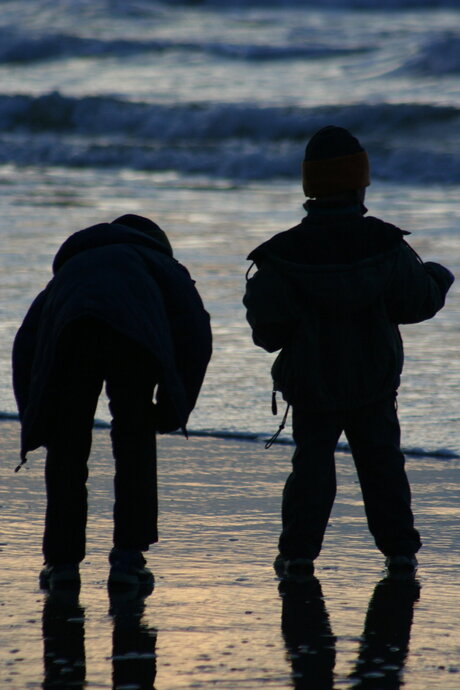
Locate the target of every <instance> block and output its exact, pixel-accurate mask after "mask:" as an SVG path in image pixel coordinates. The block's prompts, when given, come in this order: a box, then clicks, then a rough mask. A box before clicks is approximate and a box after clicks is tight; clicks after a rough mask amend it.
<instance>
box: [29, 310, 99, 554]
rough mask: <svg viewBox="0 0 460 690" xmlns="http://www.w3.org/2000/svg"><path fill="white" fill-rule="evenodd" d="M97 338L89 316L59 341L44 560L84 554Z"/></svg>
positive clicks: (47, 469)
mask: <svg viewBox="0 0 460 690" xmlns="http://www.w3.org/2000/svg"><path fill="white" fill-rule="evenodd" d="M97 349H98V336H97V333H96V332H94V331H93V329H92V327H91V324H90V323H88V322H87V321H86V320H85V321H83V320H80V321H76V322H74V323H72V324H71V325H69V326H68V327H67V329H65V330H64V332H63V334H62V335H61V338H60V340H59V342H58V345H57V351H56V360H55V366H54V369H53V373H52V381H51V386H52V391H51V404H52V406H53V410H54V421H53V428H52V430H51V431H50V435H49V438H48V444H47V456H46V466H45V480H46V492H47V507H46V517H45V531H44V536H43V554H44V558H45V562H47V563H51V564H58V563H78V562H80V561H82V560H83V558H84V557H85V531H86V518H87V490H86V480H87V477H88V469H87V461H88V457H89V454H90V450H91V438H92V426H93V419H94V413H95V410H96V405H97V400H98V397H99V394H100V392H101V389H102V382H103V379H102V373H101V371H100V369H99V367H98V363H97V354H96V353H97Z"/></svg>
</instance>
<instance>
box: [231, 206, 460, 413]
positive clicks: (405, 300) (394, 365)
mask: <svg viewBox="0 0 460 690" xmlns="http://www.w3.org/2000/svg"><path fill="white" fill-rule="evenodd" d="M307 209H308V211H309V213H308V215H307V216H306V217H305V218H304V219H303V220H302V222H301V223H300V224H299V225H297V226H296V227H294V228H291V229H290V230H287V231H285V232H282V233H279V234H278V235H275V236H274V237H272V238H271V239H270V240H268V241H267V242H264V243H263V244H261V245H260V246H259V247H257V248H256V249H254V250H253V251H252V252H251V253H250V254H249V256H248V259H249V260H251V261H253V262H255V264H256V266H257V269H258V270H257V272H256V273H255V274H254V275H253V277H251V278H250V279H249V280H248V282H247V287H246V294H245V296H244V300H243V302H244V304H245V306H246V308H247V319H248V321H249V324H250V326H251V327H252V331H253V340H254V342H255V344H256V345H259V346H260V347H262V348H264V349H265V350H267V351H268V352H274V351H276V350H280V349H281V352H280V354H279V355H278V357H277V359H276V360H275V363H274V365H273V367H272V376H273V381H274V389H275V390H278V391H281V393H282V394H283V397H284V399H285V400H286V401H287V402H289V403H290V404H299V403H301V404H302V405H303V406H304V407H307V408H308V407H310V408H313V409H319V410H346V409H353V408H356V407H359V406H361V405H366V404H370V403H372V402H374V401H377V400H379V399H381V398H383V397H386V396H388V395H390V394H394V393H395V392H396V390H397V388H398V386H399V383H400V375H401V371H402V368H403V344H402V340H401V336H400V332H399V329H398V324H403V323H415V322H419V321H424V320H425V319H429V318H431V317H432V316H434V315H435V314H436V312H437V311H438V310H439V309H441V307H442V306H443V305H444V301H445V296H446V293H447V291H448V289H449V287H450V285H451V283H452V282H453V280H454V278H453V276H452V274H451V273H450V272H449V271H448V270H447V269H446V268H444V267H443V266H440V265H439V264H435V263H431V262H428V263H423V262H422V261H421V259H420V258H419V257H418V256H417V254H416V253H415V252H414V251H413V250H412V249H411V248H410V246H409V245H408V244H407V243H406V241H405V240H404V235H407V234H408V233H406V232H405V231H403V230H400V229H399V228H397V227H395V226H393V225H390V224H388V223H385V222H383V221H381V220H379V219H377V218H372V217H368V218H365V217H363V212H365V208H364V207H362V206H361V205H358V206H343V207H340V206H339V207H337V208H330V207H329V208H326V207H323V206H322V205H321V203H320V202H314V201H311V202H308V204H307Z"/></svg>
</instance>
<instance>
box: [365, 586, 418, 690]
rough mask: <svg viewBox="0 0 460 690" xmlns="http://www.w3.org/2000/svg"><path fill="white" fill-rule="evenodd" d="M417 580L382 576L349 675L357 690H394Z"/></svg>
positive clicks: (399, 675)
mask: <svg viewBox="0 0 460 690" xmlns="http://www.w3.org/2000/svg"><path fill="white" fill-rule="evenodd" d="M419 596H420V584H419V582H418V581H417V580H414V579H407V580H398V579H393V578H385V579H384V580H381V582H379V583H378V584H377V586H376V588H375V590H374V593H373V595H372V597H371V600H370V602H369V608H368V611H367V616H366V622H365V625H364V633H363V636H362V641H361V646H360V651H359V658H358V660H357V662H356V666H355V669H354V671H353V673H352V674H351V677H352V678H353V679H356V684H355V685H353V687H355V688H359V689H360V690H398V689H399V688H400V687H401V685H402V684H403V681H402V671H403V668H404V663H405V660H406V657H407V652H408V649H409V639H410V631H411V626H412V619H413V614H414V604H415V602H416V601H417V600H418V599H419Z"/></svg>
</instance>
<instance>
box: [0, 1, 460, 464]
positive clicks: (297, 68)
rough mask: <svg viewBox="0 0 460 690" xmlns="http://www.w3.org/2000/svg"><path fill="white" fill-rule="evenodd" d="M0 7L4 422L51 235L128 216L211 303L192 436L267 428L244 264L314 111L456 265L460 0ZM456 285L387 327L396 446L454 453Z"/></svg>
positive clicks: (458, 380)
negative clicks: (399, 345) (163, 240)
mask: <svg viewBox="0 0 460 690" xmlns="http://www.w3.org/2000/svg"><path fill="white" fill-rule="evenodd" d="M0 6H1V12H0V196H1V204H2V205H1V208H2V218H1V223H0V233H1V240H2V252H1V256H0V285H1V292H0V329H1V338H0V416H1V417H4V418H5V417H14V415H15V414H16V408H15V402H14V396H13V393H12V389H11V371H10V352H11V346H12V341H13V338H14V335H15V332H16V330H17V328H18V326H19V324H20V322H21V320H22V318H23V316H24V314H25V312H26V310H27V308H28V307H29V305H30V302H31V301H32V299H33V297H34V296H35V294H36V293H37V292H38V291H39V290H41V289H42V288H43V287H44V285H45V284H46V282H47V281H48V280H49V278H50V276H51V273H50V265H51V261H52V257H53V256H54V254H55V252H56V251H57V249H58V247H59V246H60V244H61V243H62V242H63V240H64V239H65V238H66V237H67V236H68V234H70V233H71V232H74V231H75V230H78V229H80V228H83V227H86V226H88V225H91V224H93V223H97V222H101V221H106V220H112V219H113V218H115V217H117V216H118V215H120V214H121V213H127V212H132V213H139V214H141V215H146V216H150V217H151V218H153V219H154V220H155V221H157V222H158V223H159V224H160V225H161V226H162V227H163V228H164V230H165V231H166V232H167V233H168V235H169V237H170V239H171V242H172V244H173V247H174V250H175V253H176V256H177V258H178V259H179V260H181V261H183V262H184V263H185V264H186V265H187V266H188V267H189V269H190V271H191V273H192V275H193V277H194V279H195V280H196V281H197V287H198V289H199V290H200V293H201V294H202V297H203V299H204V302H205V304H206V307H207V309H208V310H209V311H210V313H211V317H212V324H213V331H214V357H213V361H212V363H211V366H210V368H209V373H208V376H207V379H206V382H205V385H204V387H203V391H202V395H201V398H200V400H199V403H198V406H197V408H196V410H195V412H194V413H193V415H192V417H191V419H190V423H189V427H190V431H191V432H192V433H199V434H210V435H228V436H230V437H232V436H234V437H243V438H255V439H260V438H266V437H267V436H269V435H271V434H272V433H273V432H274V431H275V430H276V428H277V426H278V424H279V421H280V420H279V418H275V417H272V415H271V411H270V395H271V381H270V375H269V370H270V366H271V362H272V360H273V356H272V355H268V354H266V353H264V352H263V351H261V350H258V349H256V348H255V347H254V346H253V344H252V341H251V335H250V331H249V328H248V326H247V324H246V322H245V313H244V309H243V307H242V304H241V297H242V294H243V292H244V280H245V279H244V276H245V271H246V270H247V268H248V263H247V262H246V256H247V254H248V253H249V251H250V250H251V249H252V248H253V247H254V246H255V245H256V244H258V243H260V242H262V241H263V240H265V239H267V238H268V237H269V236H271V235H272V234H274V233H275V232H279V231H281V230H284V229H287V228H288V227H290V226H292V225H294V224H296V223H297V222H298V221H299V220H300V218H301V217H302V215H303V209H302V203H303V201H304V199H303V195H302V193H301V188H300V183H299V171H300V160H301V158H302V155H303V148H304V145H305V143H306V141H307V139H308V138H309V137H310V136H311V135H312V134H313V133H314V131H315V130H316V129H318V128H320V127H322V126H324V125H326V124H336V125H342V126H345V127H347V128H350V129H351V130H352V131H353V133H354V134H355V135H356V136H358V137H359V138H360V140H362V142H363V144H364V145H365V146H366V148H367V149H368V151H369V155H370V158H371V165H372V177H373V183H372V186H371V187H370V189H369V192H368V197H367V206H368V208H369V213H370V214H372V215H377V216H382V217H384V218H385V219H386V220H388V221H390V222H393V223H395V224H397V225H399V226H401V227H403V228H404V229H406V230H409V231H410V232H412V235H411V237H410V238H409V239H410V242H411V244H412V246H413V247H414V248H415V249H416V251H418V252H419V254H421V256H422V257H423V258H424V259H425V260H435V261H436V260H437V261H440V262H441V263H444V264H445V265H447V266H448V267H449V268H450V269H451V270H452V271H453V272H454V273H455V274H456V275H457V276H459V275H460V242H459V239H458V230H459V227H460V210H459V203H458V190H459V185H460V8H459V3H458V0H452V1H451V2H448V1H446V2H441V1H439V2H434V1H433V0H419V1H416V0H406V1H403V0H401V1H399V2H398V1H396V0H394V1H387V0H385V1H383V0H381V1H378V0H355V1H352V0H351V1H347V0H342V1H340V0H336V1H335V2H333V1H332V0H329V1H326V2H322V3H321V8H320V9H318V3H313V2H306V1H304V0H303V1H302V2H300V0H299V2H295V1H294V0H292V1H291V2H289V1H288V0H286V1H282V0H279V1H275V0H272V1H271V2H267V1H266V0H264V2H256V1H254V2H251V0H249V1H245V2H228V1H227V0H220V1H219V0H214V1H212V0H209V2H190V3H188V4H187V3H180V2H174V1H173V2H156V1H155V0H91V1H90V0H52V1H51V0H9V1H8V0H6V1H5V0H2V2H1V3H0ZM459 290H460V287H459V283H458V281H457V283H455V284H454V286H453V288H452V290H451V292H450V293H449V296H448V301H447V305H446V308H445V309H444V310H443V311H442V312H441V313H440V314H439V315H438V316H436V317H435V319H433V320H432V321H430V322H427V323H424V324H420V325H414V326H408V327H404V329H403V336H404V340H405V344H406V364H405V370H404V376H403V384H402V386H401V390H400V396H399V409H400V417H401V422H402V430H403V446H404V448H405V449H406V450H407V451H409V452H411V453H418V454H420V455H427V454H433V455H436V456H438V457H440V458H444V459H446V458H449V457H452V456H455V455H458V454H460V435H459V411H458V410H459V396H460V363H459V362H460V358H459V346H460V319H459ZM337 337H338V338H340V333H337ZM282 409H283V408H282V406H280V410H281V412H282ZM98 417H99V418H100V419H101V420H103V421H104V420H105V421H107V420H108V413H107V410H106V405H105V403H104V401H102V403H101V405H100V409H99V410H98ZM281 438H282V439H283V438H284V440H285V441H289V440H290V434H289V429H287V430H286V431H285V432H284V434H283V435H282V437H281Z"/></svg>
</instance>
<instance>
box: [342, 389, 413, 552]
mask: <svg viewBox="0 0 460 690" xmlns="http://www.w3.org/2000/svg"><path fill="white" fill-rule="evenodd" d="M345 433H346V436H347V438H348V441H349V443H350V447H351V450H352V453H353V458H354V461H355V464H356V469H357V471H358V477H359V481H360V484H361V490H362V492H363V499H364V505H365V509H366V515H367V520H368V524H369V529H370V532H371V534H372V535H373V537H374V539H375V543H376V545H377V547H378V548H379V549H380V551H382V553H383V554H384V555H386V556H399V555H407V556H410V555H413V554H415V553H416V552H417V551H418V550H419V548H420V546H421V541H420V536H419V533H418V532H417V530H416V529H415V527H414V516H413V513H412V509H411V492H410V486H409V482H408V479H407V475H406V472H405V468H404V462H405V459H404V455H403V453H402V452H401V448H400V436H401V434H400V427H399V421H398V416H397V412H396V405H395V399H394V398H393V397H390V398H386V399H385V400H382V401H380V402H378V403H374V404H373V405H369V406H366V407H364V408H361V409H359V410H354V411H353V412H352V413H350V414H349V415H348V419H347V423H346V426H345Z"/></svg>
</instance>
